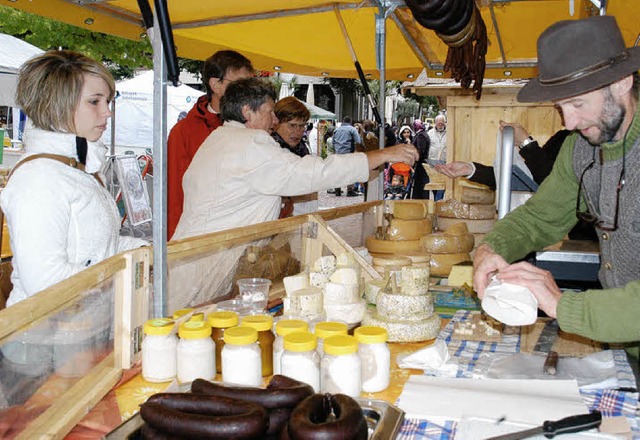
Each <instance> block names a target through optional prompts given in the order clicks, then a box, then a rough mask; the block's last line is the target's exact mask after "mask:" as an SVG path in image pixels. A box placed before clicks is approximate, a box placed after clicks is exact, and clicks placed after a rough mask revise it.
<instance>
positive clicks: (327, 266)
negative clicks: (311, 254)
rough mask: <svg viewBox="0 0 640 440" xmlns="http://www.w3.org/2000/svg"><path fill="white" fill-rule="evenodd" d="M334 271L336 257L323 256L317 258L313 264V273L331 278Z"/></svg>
mask: <svg viewBox="0 0 640 440" xmlns="http://www.w3.org/2000/svg"><path fill="white" fill-rule="evenodd" d="M335 270H336V257H334V256H333V255H325V256H324V257H320V258H318V259H317V260H316V261H315V262H314V263H313V269H312V271H313V272H318V273H322V274H325V275H327V276H331V274H332V273H333V271H335Z"/></svg>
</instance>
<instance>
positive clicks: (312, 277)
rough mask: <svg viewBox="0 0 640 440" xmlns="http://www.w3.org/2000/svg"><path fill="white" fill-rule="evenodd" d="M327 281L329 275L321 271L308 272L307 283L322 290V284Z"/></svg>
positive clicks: (325, 283) (324, 284)
mask: <svg viewBox="0 0 640 440" xmlns="http://www.w3.org/2000/svg"><path fill="white" fill-rule="evenodd" d="M328 282H329V275H327V274H325V273H321V272H309V285H310V286H311V287H317V288H318V289H320V290H324V286H326V285H327V283H328Z"/></svg>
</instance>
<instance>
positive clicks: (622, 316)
mask: <svg viewBox="0 0 640 440" xmlns="http://www.w3.org/2000/svg"><path fill="white" fill-rule="evenodd" d="M639 113H640V112H636V115H635V117H634V120H633V122H632V125H631V127H630V129H629V132H628V133H627V144H629V143H630V142H631V143H632V142H633V141H635V140H636V139H638V137H639V136H640V116H639ZM577 136H579V134H578V133H573V134H571V135H570V136H569V137H568V138H567V139H566V140H565V142H564V144H563V145H562V148H561V150H560V153H559V155H558V158H557V159H556V162H555V164H554V167H553V171H552V172H551V174H550V175H549V177H547V178H546V179H545V180H544V182H543V183H542V185H540V188H539V189H538V192H537V193H536V194H535V195H534V196H533V197H531V199H529V200H528V201H527V203H525V204H524V205H523V206H520V207H519V208H517V209H515V210H514V211H513V212H511V213H509V214H508V215H506V216H505V217H504V218H503V219H502V220H500V221H498V222H497V223H496V224H495V226H494V228H493V229H492V231H491V232H490V233H489V234H487V236H486V237H485V240H484V242H485V243H487V244H489V245H490V246H491V247H492V248H493V249H494V251H495V252H497V253H498V254H500V255H501V256H502V257H503V258H504V259H505V260H507V261H508V262H513V261H515V260H518V259H520V258H523V257H524V256H525V255H527V254H528V253H529V252H532V251H535V250H539V249H542V248H544V247H545V246H548V245H550V244H553V243H557V242H558V241H560V240H562V239H563V237H564V236H565V235H566V234H567V232H568V231H569V230H570V229H571V228H572V227H573V226H574V225H575V223H576V222H577V219H576V216H575V208H576V197H577V195H578V178H577V177H576V175H575V172H574V170H573V147H574V143H575V141H576V139H577ZM602 150H603V157H604V160H605V161H606V160H614V159H616V158H620V157H621V156H622V141H616V142H609V143H606V144H603V145H602ZM581 206H582V209H584V208H585V207H586V204H585V201H584V200H581ZM639 314H640V277H639V280H638V281H632V282H629V283H627V284H626V285H625V286H622V287H617V288H611V289H604V290H587V291H586V292H565V293H563V295H562V297H561V299H560V302H559V304H558V309H557V317H558V322H559V324H560V327H561V328H562V330H563V331H566V332H570V333H575V334H579V335H582V336H586V337H588V338H590V339H593V340H597V341H603V342H611V343H615V342H624V343H632V344H631V345H634V347H633V349H632V350H628V351H630V353H632V354H634V355H635V356H636V357H637V356H638V347H637V345H638V344H639V343H640V319H638V315H639ZM629 348H632V347H629Z"/></svg>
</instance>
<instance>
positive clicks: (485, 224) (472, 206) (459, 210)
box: [436, 187, 496, 243]
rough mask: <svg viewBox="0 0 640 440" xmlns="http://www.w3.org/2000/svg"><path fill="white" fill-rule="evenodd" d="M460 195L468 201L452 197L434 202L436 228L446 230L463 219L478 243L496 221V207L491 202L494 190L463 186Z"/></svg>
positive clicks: (493, 198) (493, 197)
mask: <svg viewBox="0 0 640 440" xmlns="http://www.w3.org/2000/svg"><path fill="white" fill-rule="evenodd" d="M463 188H464V187H463ZM462 197H463V200H467V201H469V202H464V201H457V200H454V199H447V200H440V201H438V202H436V216H437V224H438V229H439V230H441V231H446V230H447V229H450V228H451V226H453V225H454V224H456V223H459V222H460V221H461V220H463V221H464V222H465V223H466V224H467V228H468V229H469V232H470V233H472V234H473V235H474V236H475V237H476V243H480V242H481V241H482V238H484V235H485V234H486V233H487V232H489V231H490V230H491V228H492V227H493V224H494V223H495V222H496V207H495V205H494V204H493V200H495V192H494V191H490V190H482V189H478V188H464V189H463V192H462ZM470 202H475V203H470ZM479 202H484V203H479Z"/></svg>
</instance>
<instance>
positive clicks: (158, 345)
mask: <svg viewBox="0 0 640 440" xmlns="http://www.w3.org/2000/svg"><path fill="white" fill-rule="evenodd" d="M173 325H174V322H173V320H171V319H168V318H158V319H150V320H148V321H147V322H145V323H144V334H145V336H144V340H143V341H142V377H144V380H146V381H148V382H168V381H170V380H173V379H175V377H176V374H177V369H178V365H177V362H178V361H177V359H176V357H177V348H178V337H177V336H176V334H175V333H174V332H173Z"/></svg>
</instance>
